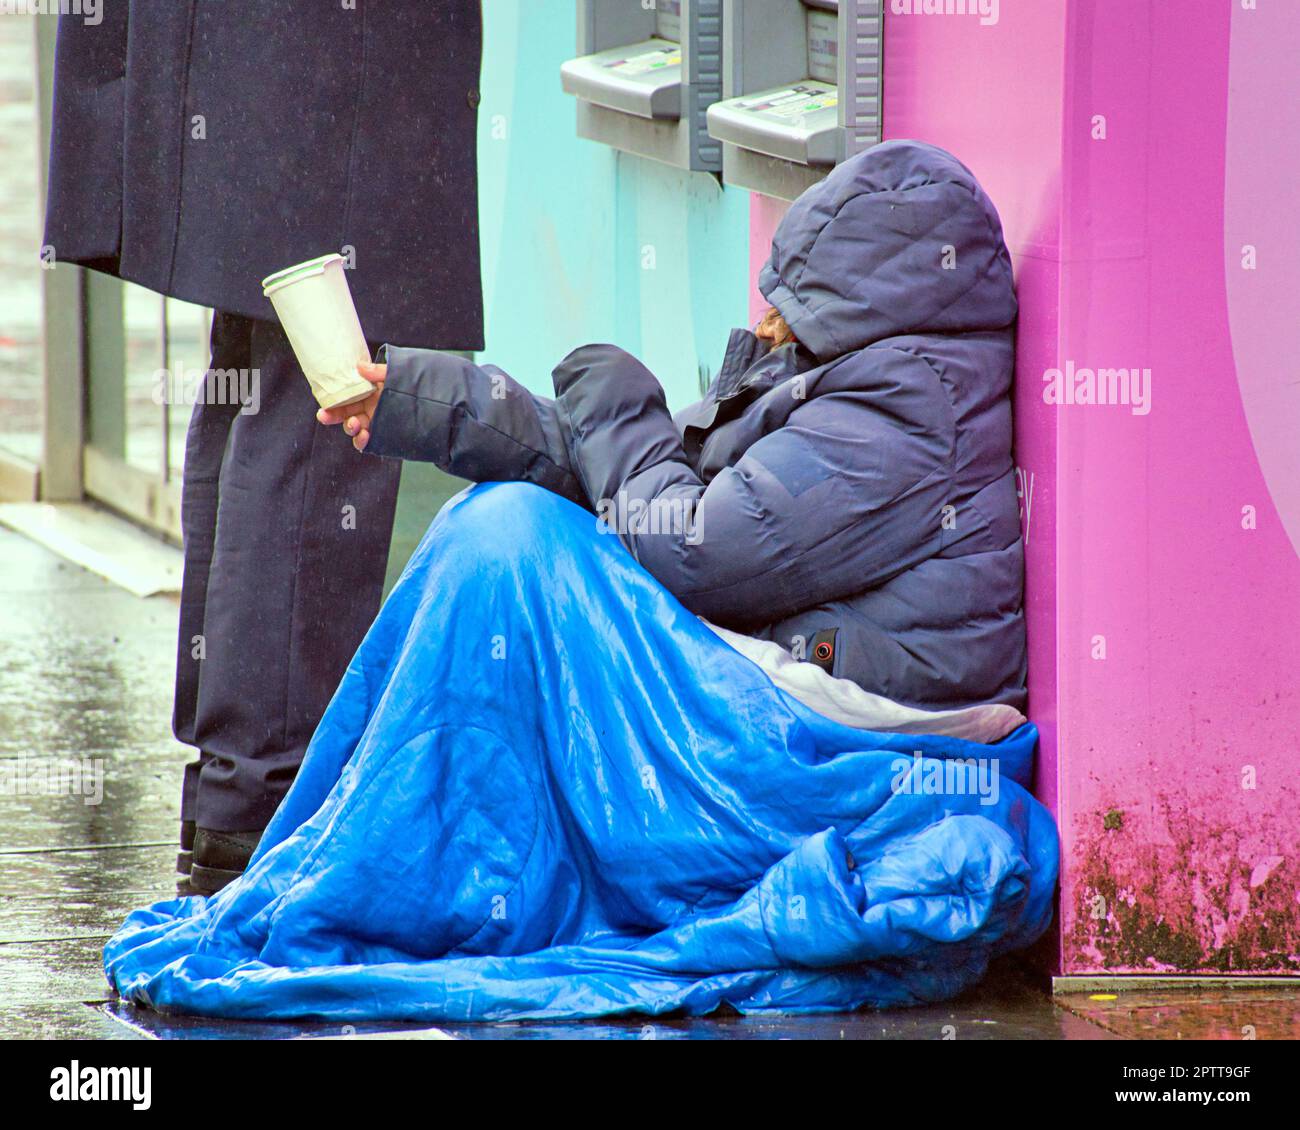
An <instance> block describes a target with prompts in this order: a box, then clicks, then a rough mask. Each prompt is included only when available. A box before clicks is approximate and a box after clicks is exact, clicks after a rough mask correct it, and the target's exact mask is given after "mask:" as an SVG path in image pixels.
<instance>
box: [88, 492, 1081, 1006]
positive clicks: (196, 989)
mask: <svg viewBox="0 0 1300 1130" xmlns="http://www.w3.org/2000/svg"><path fill="white" fill-rule="evenodd" d="M601 528H602V527H599V526H598V523H597V520H596V519H595V517H594V516H593V515H592V514H591V513H590V512H588V511H586V510H583V509H582V508H580V507H579V506H577V505H575V504H573V503H572V502H570V501H568V500H566V499H563V498H561V497H559V496H558V495H556V494H553V493H550V492H547V491H545V490H543V489H541V488H539V487H536V486H532V485H528V484H521V483H508V484H507V483H503V484H487V485H481V486H478V487H475V488H473V489H472V490H470V491H468V492H466V493H465V494H463V495H461V496H459V498H458V499H457V500H455V501H454V502H453V503H452V504H450V505H449V506H448V507H447V508H446V509H444V511H443V513H442V514H441V515H440V516H439V517H438V518H437V520H435V522H434V523H433V525H432V526H431V527H430V529H429V532H428V533H427V535H426V536H425V538H424V540H423V542H422V543H421V545H420V548H419V549H418V551H417V552H416V554H415V556H414V557H413V558H412V560H411V562H410V564H409V565H408V567H407V569H406V572H405V574H404V575H403V577H402V579H401V581H400V583H399V584H398V586H397V587H396V589H395V590H394V591H393V593H392V595H391V596H390V598H389V599H388V601H387V603H386V604H385V605H384V607H383V609H382V611H381V613H380V615H379V617H378V619H377V620H376V622H375V624H374V626H373V627H372V629H371V631H370V633H369V635H368V636H367V638H366V640H365V642H364V643H363V645H362V646H361V648H360V650H359V651H358V652H357V654H356V656H355V658H354V660H353V662H352V664H351V666H350V667H349V669H348V672H347V674H346V676H345V678H344V680H343V682H342V684H341V685H340V687H339V689H338V692H337V694H336V695H335V697H334V700H333V702H332V704H331V705H330V707H329V710H328V711H327V713H326V715H325V718H324V720H323V722H322V723H321V726H320V728H319V730H318V731H317V733H316V736H315V739H314V740H313V742H312V744H311V747H310V749H309V750H308V753H307V757H306V761H305V763H304V765H303V767H302V770H301V772H300V773H299V776H298V779H297V781H296V782H295V784H294V786H293V788H292V790H291V791H290V793H289V795H288V797H287V798H286V800H285V802H284V804H283V805H282V806H281V808H280V809H279V811H278V812H277V814H276V816H275V818H274V820H273V821H272V823H271V825H270V827H269V828H268V829H267V831H266V834H265V836H264V837H263V839H262V842H261V844H260V846H259V847H258V850H257V853H256V855H255V856H254V858H253V861H252V863H251V865H250V866H249V869H248V871H247V872H246V873H245V875H244V876H243V877H242V878H241V879H239V880H237V881H236V882H235V883H233V884H232V885H231V886H229V887H227V888H226V889H225V890H224V891H222V892H220V893H219V894H218V895H216V896H214V897H212V898H210V899H203V898H198V897H194V898H188V899H178V900H174V901H169V902H162V903H158V904H156V905H155V906H153V907H151V908H149V909H147V910H138V911H136V912H134V913H133V914H131V915H130V917H129V918H128V919H127V920H126V922H125V923H124V924H123V925H122V927H121V928H120V929H119V930H118V932H117V934H116V935H115V936H114V937H113V938H112V939H111V940H110V941H109V943H108V945H107V947H106V948H105V952H104V964H105V971H106V973H107V975H108V979H109V981H110V982H111V984H112V985H113V987H114V988H116V989H117V991H118V992H119V993H121V995H122V996H123V997H125V998H127V999H129V1000H132V1001H135V1002H138V1003H141V1004H144V1005H148V1006H151V1007H153V1008H156V1009H159V1010H164V1011H181V1012H190V1013H198V1014H202V1015H207V1016H221V1017H259V1018H289V1017H319V1018H328V1019H333V1020H338V1021H348V1020H353V1021H355V1020H369V1019H379V1018H385V1019H409V1020H423V1021H465V1020H505V1019H521V1018H541V1017H549V1018H579V1017H594V1016H606V1015H612V1014H618V1013H647V1014H663V1013H668V1012H674V1011H685V1012H687V1013H693V1014H700V1013H707V1012H709V1011H711V1010H713V1009H716V1008H718V1007H719V1006H721V1005H724V1004H725V1005H730V1006H732V1007H733V1008H735V1009H737V1010H739V1011H741V1012H760V1011H764V1010H782V1011H792V1012H793V1011H803V1012H807V1011H823V1010H843V1009H852V1008H857V1007H860V1006H877V1007H883V1006H890V1005H903V1004H913V1003H917V1002H923V1001H934V1000H939V999H942V998H945V997H949V996H951V995H953V994H955V993H957V992H959V991H960V990H962V989H963V988H965V987H966V986H968V985H970V984H971V983H972V982H974V981H976V980H977V979H978V978H979V977H980V976H981V975H982V974H983V972H984V969H985V967H986V964H987V962H988V960H989V958H990V957H992V956H994V955H996V954H999V953H1002V952H1004V951H1007V950H1010V949H1014V948H1016V947H1019V946H1024V945H1027V944H1029V943H1030V942H1032V941H1034V939H1036V938H1037V937H1038V936H1039V935H1040V934H1041V933H1042V932H1043V930H1044V929H1045V928H1046V926H1047V924H1048V921H1049V918H1050V915H1051V907H1052V895H1053V890H1054V887H1055V883H1056V875H1057V837H1056V830H1055V828H1054V826H1053V823H1052V819H1051V817H1050V815H1049V814H1048V813H1047V812H1046V810H1045V809H1044V808H1043V807H1042V806H1041V805H1040V804H1039V803H1038V802H1037V801H1035V800H1034V798H1033V797H1032V796H1030V795H1029V793H1028V792H1027V791H1026V790H1025V788H1024V785H1025V783H1026V782H1027V781H1028V778H1029V773H1030V769H1031V761H1032V756H1033V752H1034V748H1035V744H1036V740H1037V735H1036V731H1035V730H1034V728H1033V727H1032V726H1031V725H1024V726H1021V727H1020V728H1019V729H1018V730H1016V731H1015V732H1013V733H1012V734H1010V735H1009V736H1008V737H1007V738H1005V739H1004V740H1003V741H1001V742H999V743H997V744H996V745H989V746H984V745H976V744H973V743H970V742H966V741H961V740H958V739H955V738H945V737H933V736H915V735H912V736H905V735H900V734H886V733H874V732H870V731H865V730H860V729H853V728H850V727H848V726H845V725H842V724H840V723H838V722H834V721H831V720H829V719H827V718H824V717H821V716H820V715H818V714H816V713H814V712H813V711H811V710H810V709H808V708H807V707H805V706H803V705H801V704H800V703H799V702H797V701H796V700H795V699H793V698H792V697H790V696H789V695H788V694H786V693H785V692H784V691H782V690H780V689H778V688H777V687H776V686H775V685H774V684H773V683H772V682H771V680H770V679H769V678H768V676H767V675H766V674H765V673H764V672H763V670H762V669H761V668H760V667H758V666H757V665H755V664H754V663H753V662H751V661H750V660H749V659H747V658H745V657H744V656H742V655H741V654H740V653H738V652H737V651H735V650H733V649H732V648H731V647H729V646H728V645H727V644H726V643H724V642H723V641H722V640H721V639H720V638H718V636H716V635H715V634H714V633H713V632H712V631H711V630H710V629H709V628H708V627H707V626H706V625H705V624H704V623H702V622H701V621H700V620H699V619H698V618H697V617H696V616H694V615H693V614H692V613H690V612H689V611H687V609H686V608H684V607H683V606H682V604H681V603H679V602H678V601H677V600H676V599H675V598H674V597H673V596H672V595H671V594H670V593H669V592H668V591H667V590H666V589H665V588H664V587H663V586H662V585H661V584H660V583H659V582H658V581H656V580H655V579H654V578H653V577H652V576H651V575H650V574H649V573H648V572H646V570H645V569H644V568H642V567H641V566H640V565H639V564H638V563H637V562H636V560H634V558H633V557H632V556H631V555H630V554H629V553H628V552H627V550H626V549H625V548H624V547H623V546H622V544H621V543H620V542H619V540H618V539H617V538H616V537H613V536H603V535H602V534H601V533H600V532H599V530H600V529H601ZM915 754H919V755H921V760H919V761H917V760H915V758H914V755H915ZM955 759H980V761H981V763H982V764H987V765H989V766H992V767H993V768H994V769H996V770H997V771H998V774H999V777H998V781H999V787H998V788H997V789H996V790H995V791H994V792H993V793H991V794H989V793H985V794H983V795H978V794H976V793H974V792H971V791H964V792H963V791H953V790H952V789H945V788H943V781H944V780H945V777H944V773H943V772H942V771H941V770H942V769H943V768H944V767H945V765H946V764H947V763H955ZM909 765H910V766H912V769H911V770H904V769H902V767H906V766H909ZM934 767H937V768H938V769H939V770H940V771H939V772H934V773H931V772H928V771H927V770H929V769H930V768H934ZM936 779H937V780H938V781H939V782H940V788H938V789H933V788H930V787H929V786H930V785H931V784H933V783H934V782H935V781H936ZM947 779H948V780H949V783H951V775H949V778H947ZM958 779H960V775H959V776H958Z"/></svg>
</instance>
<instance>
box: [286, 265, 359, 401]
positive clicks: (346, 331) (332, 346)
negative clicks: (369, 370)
mask: <svg viewBox="0 0 1300 1130" xmlns="http://www.w3.org/2000/svg"><path fill="white" fill-rule="evenodd" d="M262 293H263V294H265V295H266V297H267V298H269V299H270V300H271V305H272V306H274V307H275V313H276V315H277V316H278V317H279V319H280V324H281V325H282V326H283V327H284V332H285V336H286V337H288V339H289V344H290V345H291V346H293V353H294V356H295V357H297V358H298V364H299V365H301V366H302V371H303V372H304V373H305V374H306V375H307V380H308V382H309V383H310V384H311V390H312V392H313V393H314V394H315V396H316V402H317V403H318V404H319V405H320V406H321V407H322V408H337V407H338V406H339V405H341V404H350V403H351V402H352V401H354V400H361V399H363V398H364V397H367V396H369V395H370V394H371V393H372V392H374V390H375V386H374V385H372V384H371V383H370V382H369V381H368V380H366V378H365V377H363V376H362V375H361V374H360V373H358V372H357V363H358V362H360V361H369V360H370V348H369V346H367V345H366V337H365V334H363V333H362V332H361V321H360V319H359V318H358V317H357V308H356V306H355V305H353V302H352V292H351V291H350V290H349V289H348V276H347V272H346V271H345V270H344V269H343V256H342V255H322V256H321V257H320V258H318V259H310V260H308V261H307V262H306V263H299V264H297V266H293V267H286V268H285V269H284V270H283V271H276V272H275V274H273V275H268V276H267V277H266V278H264V279H263V280H262Z"/></svg>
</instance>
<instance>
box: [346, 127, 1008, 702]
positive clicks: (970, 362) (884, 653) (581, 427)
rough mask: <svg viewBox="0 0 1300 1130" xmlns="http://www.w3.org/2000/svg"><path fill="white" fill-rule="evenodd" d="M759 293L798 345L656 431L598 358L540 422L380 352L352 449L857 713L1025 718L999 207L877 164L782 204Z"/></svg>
mask: <svg viewBox="0 0 1300 1130" xmlns="http://www.w3.org/2000/svg"><path fill="white" fill-rule="evenodd" d="M759 286H760V288H761V289H762V291H763V293H764V294H765V295H766V296H767V297H768V299H769V300H770V301H771V302H772V304H773V305H774V306H776V307H777V308H778V309H779V310H780V312H781V313H782V315H783V316H784V317H785V319H786V321H787V322H788V323H789V325H790V328H791V330H792V331H793V332H794V334H795V337H796V338H797V342H796V343H792V344H789V345H785V346H782V347H780V348H778V349H776V350H772V351H770V352H769V351H767V350H765V349H764V347H763V345H762V343H761V342H760V341H759V340H758V339H757V338H756V337H755V336H754V335H753V334H752V333H750V332H748V331H746V330H736V331H734V332H733V333H732V335H731V340H730V343H729V345H728V348H727V355H726V358H725V360H724V363H723V365H722V368H721V370H720V371H719V373H718V376H717V379H716V380H715V381H714V382H713V384H712V386H711V387H710V389H709V391H708V393H707V395H706V396H705V397H704V399H703V400H701V401H700V402H699V403H698V404H695V405H692V406H691V407H690V408H687V409H685V410H684V411H682V412H680V413H678V414H677V416H676V418H675V419H674V418H673V417H672V416H671V415H670V414H669V412H668V408H667V404H666V402H665V398H664V393H663V389H662V387H661V386H660V384H659V382H658V381H657V380H656V379H655V377H654V376H653V375H652V374H651V373H650V372H649V371H648V370H647V369H646V368H645V367H644V366H643V365H642V364H641V363H640V362H639V361H637V360H636V358H634V357H632V356H630V355H629V354H627V353H625V352H624V351H622V350H621V349H618V348H616V347H615V346H612V345H588V346H584V347H582V348H581V349H578V350H575V351H574V352H573V353H571V354H570V355H569V356H568V357H566V358H565V359H564V361H562V362H561V363H560V365H559V367H558V368H557V369H556V370H555V371H554V374H553V376H554V382H555V391H556V398H555V399H554V400H548V399H544V398H541V397H536V396H533V395H532V394H530V393H529V392H527V391H526V390H525V389H524V388H523V387H522V386H520V385H518V384H516V383H515V382H514V381H512V380H511V379H510V378H509V377H507V376H506V375H505V374H504V373H502V372H500V370H498V369H495V368H493V367H491V366H487V367H479V366H476V365H474V364H472V363H471V362H469V361H466V360H464V359H462V358H457V357H454V356H451V355H448V354H441V353H435V352H430V351H426V350H413V349H402V348H397V347H393V346H389V347H387V348H386V351H385V352H386V357H385V358H384V359H385V360H386V361H387V362H388V366H389V369H388V381H387V384H386V386H385V389H384V393H383V395H382V396H381V397H380V399H379V407H378V409H377V411H376V413H375V417H374V420H373V422H372V427H371V440H370V444H369V446H368V448H367V451H368V452H370V453H374V454H379V455H395V456H400V457H402V458H407V459H421V460H427V461H431V462H434V463H437V464H438V465H439V466H441V467H443V468H444V469H445V470H447V471H450V472H451V473H452V474H455V475H460V476H463V477H465V478H468V479H472V480H475V481H487V480H523V481H528V482H533V483H537V484H538V485H540V486H543V487H546V488H547V489H549V490H552V491H555V492H557V493H559V494H562V495H564V496H566V497H568V498H570V499H573V500H574V501H575V502H578V503H580V504H581V505H584V506H587V507H590V508H592V509H595V510H596V511H597V512H598V513H601V514H602V515H607V516H609V517H610V518H612V519H614V520H616V521H618V523H619V526H618V529H619V532H620V535H621V536H622V538H623V541H624V542H625V543H626V544H627V546H628V548H629V549H630V550H631V552H632V553H633V554H634V555H635V556H636V558H637V559H638V560H639V561H640V562H641V563H642V564H643V565H644V566H645V567H646V568H647V569H648V570H649V571H650V572H651V573H652V574H654V576H656V577H657V578H658V579H659V580H660V581H661V582H662V583H663V584H664V585H665V586H666V587H667V588H668V589H669V590H670V591H672V592H673V593H674V594H675V595H676V596H677V597H678V598H679V599H680V600H681V601H682V602H683V603H684V604H685V605H686V606H687V607H688V608H690V609H691V610H692V611H694V612H697V613H699V614H700V615H701V616H704V617H706V618H708V619H709V620H712V621H714V622H715V623H718V624H721V625H724V626H726V627H730V628H734V629H737V630H740V631H743V632H747V633H748V634H750V635H756V636H761V637H765V638H768V639H773V640H776V641H778V642H780V643H782V644H783V645H784V646H786V647H788V648H790V649H791V650H792V651H793V652H794V653H795V654H796V656H798V657H799V658H805V659H808V660H810V661H813V662H817V663H819V664H820V665H821V666H823V667H824V668H826V669H827V670H829V671H831V672H832V673H833V674H835V675H837V676H840V677H843V678H848V679H852V680H853V681H854V682H856V683H858V684H859V685H861V686H862V687H864V688H866V689H867V690H870V691H874V692H876V693H878V694H883V695H886V696H888V697H889V698H891V699H894V700H895V701H898V702H902V703H906V704H909V705H914V706H921V707H927V708H931V709H938V708H952V707H960V706H967V705H972V704H976V703H984V702H1003V703H1009V704H1011V705H1013V706H1016V707H1018V708H1021V709H1023V708H1024V706H1025V631H1024V619H1023V615H1022V610H1021V604H1022V589H1023V560H1022V546H1021V540H1020V522H1019V512H1018V500H1017V496H1016V488H1015V479H1014V472H1013V469H1012V463H1011V401H1010V389H1011V377H1012V367H1013V328H1012V327H1013V323H1014V321H1015V316H1016V299H1015V294H1014V290H1013V285H1012V274H1011V261H1010V257H1009V255H1008V253H1007V249H1006V246H1005V244H1004V243H1003V240H1002V230H1001V225H1000V223H999V220H998V215H997V212H996V210H995V209H994V207H993V204H992V203H991V202H990V201H989V199H988V197H987V196H986V195H985V194H984V191H983V190H982V189H981V188H980V186H979V184H978V183H977V182H976V180H975V178H974V176H972V174H971V173H970V171H969V170H968V169H967V168H966V167H965V166H964V165H962V164H961V163H960V162H959V161H957V160H956V159H955V158H954V157H952V156H951V155H950V154H948V153H945V152H944V151H943V150H941V149H937V148H935V147H934V146H931V145H925V144H922V143H919V142H914V141H889V142H885V143H884V144H882V145H878V146H876V147H875V148H873V149H870V150H868V151H867V152H865V153H862V154H860V155H858V156H857V157H854V158H852V159H851V160H849V161H846V162H845V163H844V164H842V165H840V166H839V167H838V168H836V169H835V170H834V171H833V172H832V173H831V174H830V175H829V176H828V177H827V178H826V179H825V180H824V181H822V182H821V183H820V184H818V185H816V186H814V187H813V188H811V189H809V190H808V191H807V192H805V193H804V194H803V196H801V197H800V198H799V200H797V201H796V202H795V203H794V205H793V206H792V207H791V209H790V211H789V213H788V214H787V215H786V217H785V218H784V220H783V221H782V223H781V225H780V227H779V229H778V230H777V233H776V238H775V239H774V241H773V245H772V256H771V259H770V261H769V263H768V265H767V266H766V268H765V269H764V270H763V273H762V276H761V278H760V280H759Z"/></svg>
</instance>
